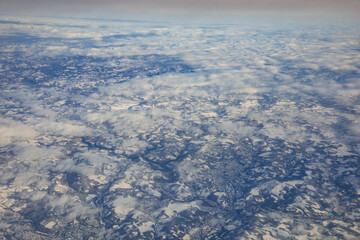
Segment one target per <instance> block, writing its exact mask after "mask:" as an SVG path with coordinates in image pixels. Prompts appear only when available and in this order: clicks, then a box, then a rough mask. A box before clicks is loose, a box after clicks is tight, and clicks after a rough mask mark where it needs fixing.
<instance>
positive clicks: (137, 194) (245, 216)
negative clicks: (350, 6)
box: [0, 17, 360, 239]
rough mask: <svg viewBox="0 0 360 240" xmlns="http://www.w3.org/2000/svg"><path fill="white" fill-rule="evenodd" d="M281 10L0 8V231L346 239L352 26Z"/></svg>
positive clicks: (355, 82) (353, 144)
mask: <svg viewBox="0 0 360 240" xmlns="http://www.w3.org/2000/svg"><path fill="white" fill-rule="evenodd" d="M285 20H286V19H284V21H283V24H278V25H270V24H267V23H263V24H252V25H247V24H241V25H234V24H231V25H210V24H206V25H191V26H189V25H188V24H184V25H182V24H168V23H167V24H161V23H151V22H150V23H149V22H135V21H132V22H128V21H100V20H98V21H89V20H80V19H78V20H74V19H63V18H62V19H57V18H26V17H3V18H2V19H1V21H0V40H1V41H0V52H1V54H0V79H1V81H0V91H1V92H0V93H1V94H0V100H1V101H0V113H1V115H0V134H1V140H0V150H1V152H0V153H1V155H0V160H1V161H0V220H1V221H0V222H1V224H0V238H1V237H5V236H6V237H8V236H11V237H12V238H14V239H29V238H30V239H39V238H47V239H83V238H90V239H91V238H94V239H119V238H121V237H125V238H129V239H139V238H141V239H154V238H155V239H156V238H162V237H165V238H167V239H209V238H222V239H235V238H236V237H238V236H243V237H244V238H245V239H251V238H252V239H261V238H265V237H266V236H267V237H269V238H270V236H272V237H273V238H276V239H281V238H290V236H295V237H297V238H299V239H302V238H303V239H304V238H309V237H311V238H314V239H315V238H316V239H323V238H329V237H333V238H339V237H341V238H348V239H351V238H353V239H357V238H359V237H360V234H359V233H358V231H355V230H357V229H359V227H360V221H359V218H358V216H359V209H360V200H359V199H360V198H359V196H360V191H359V189H360V182H359V179H358V177H357V176H358V172H359V171H360V169H359V166H360V163H359V155H360V152H359V149H360V147H359V130H358V129H360V128H359V119H360V117H359V116H360V105H359V103H360V90H359V89H360V85H359V74H360V55H359V38H358V33H359V32H360V31H359V26H360V25H355V24H348V25H342V24H339V25H331V24H323V25H316V24H314V25H307V24H302V23H298V24H293V23H289V22H287V21H285ZM44 236H45V237H44Z"/></svg>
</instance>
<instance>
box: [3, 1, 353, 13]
mask: <svg viewBox="0 0 360 240" xmlns="http://www.w3.org/2000/svg"><path fill="white" fill-rule="evenodd" d="M0 9H2V12H27V13H31V12H33V13H52V12H54V11H60V12H61V11H68V12H69V11H70V12H93V11H99V12H119V13H123V14H129V13H131V12H145V13H159V12H165V13H204V14H206V13H214V12H235V13H236V12H262V13H263V12H265V13H289V12H290V13H291V12H322V13H335V12H345V13H351V12H353V13H355V14H356V13H357V12H359V11H360V1H358V0H342V1H337V0H238V1H236V0H222V1H218V0H182V1H178V0H152V1H146V0H134V1H129V0H103V1H95V0H63V1H49V0H15V1H14V0H3V1H1V3H0Z"/></svg>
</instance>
